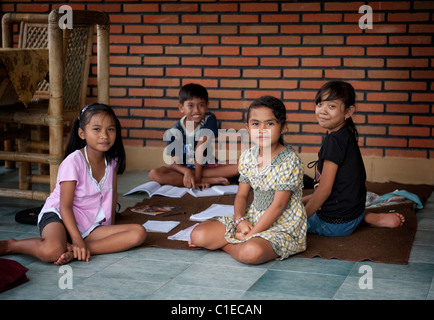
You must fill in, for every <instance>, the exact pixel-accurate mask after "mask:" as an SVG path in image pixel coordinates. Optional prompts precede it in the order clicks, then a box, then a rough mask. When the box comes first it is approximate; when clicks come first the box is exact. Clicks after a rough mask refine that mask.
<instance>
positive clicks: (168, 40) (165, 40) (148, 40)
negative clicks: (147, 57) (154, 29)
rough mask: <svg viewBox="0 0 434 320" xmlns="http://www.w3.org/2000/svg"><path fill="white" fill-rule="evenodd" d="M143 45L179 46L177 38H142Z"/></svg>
mask: <svg viewBox="0 0 434 320" xmlns="http://www.w3.org/2000/svg"><path fill="white" fill-rule="evenodd" d="M142 39H143V43H146V44H179V37H178V36H150V35H148V36H143V37H142Z"/></svg>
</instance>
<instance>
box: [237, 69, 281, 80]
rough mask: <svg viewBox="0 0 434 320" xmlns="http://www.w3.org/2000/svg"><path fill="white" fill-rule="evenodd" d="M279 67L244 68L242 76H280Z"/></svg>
mask: <svg viewBox="0 0 434 320" xmlns="http://www.w3.org/2000/svg"><path fill="white" fill-rule="evenodd" d="M281 74H282V71H281V69H271V70H270V69H244V70H243V77H244V78H280V77H281Z"/></svg>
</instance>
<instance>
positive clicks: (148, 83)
mask: <svg viewBox="0 0 434 320" xmlns="http://www.w3.org/2000/svg"><path fill="white" fill-rule="evenodd" d="M149 87H177V88H179V87H180V81H179V79H177V78H145V88H149Z"/></svg>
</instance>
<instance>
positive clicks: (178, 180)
mask: <svg viewBox="0 0 434 320" xmlns="http://www.w3.org/2000/svg"><path fill="white" fill-rule="evenodd" d="M178 108H179V111H180V112H181V113H182V114H183V115H184V116H183V117H182V118H181V119H180V120H178V121H177V122H176V124H175V125H174V126H173V127H172V128H171V129H169V130H167V131H166V132H165V134H164V140H165V141H167V147H166V149H165V154H164V158H165V161H166V163H168V162H170V163H171V164H170V166H163V167H159V168H156V169H152V170H151V171H150V172H149V179H150V180H151V181H157V182H158V183H160V184H170V185H174V186H180V187H187V188H208V187H209V186H211V185H215V184H223V185H226V184H229V180H228V178H231V177H234V176H236V175H238V167H237V164H218V163H217V161H216V159H215V157H214V152H213V151H214V144H215V139H216V138H217V137H218V128H217V119H216V117H215V115H214V114H213V113H212V112H209V111H208V92H207V90H206V88H204V87H203V86H201V85H199V84H194V83H191V84H187V85H185V86H183V87H182V88H181V90H180V92H179V105H178Z"/></svg>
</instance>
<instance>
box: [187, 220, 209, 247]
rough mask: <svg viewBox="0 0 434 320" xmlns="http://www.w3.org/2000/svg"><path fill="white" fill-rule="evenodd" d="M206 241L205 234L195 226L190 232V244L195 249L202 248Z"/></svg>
mask: <svg viewBox="0 0 434 320" xmlns="http://www.w3.org/2000/svg"><path fill="white" fill-rule="evenodd" d="M205 241H206V234H205V232H203V230H202V228H201V227H200V225H199V226H197V227H196V228H194V229H193V230H192V231H191V234H190V243H191V244H192V245H194V246H196V247H203V246H204V245H205Z"/></svg>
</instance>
